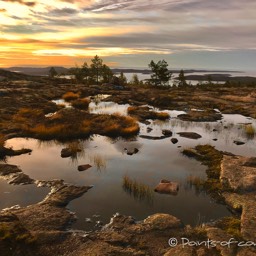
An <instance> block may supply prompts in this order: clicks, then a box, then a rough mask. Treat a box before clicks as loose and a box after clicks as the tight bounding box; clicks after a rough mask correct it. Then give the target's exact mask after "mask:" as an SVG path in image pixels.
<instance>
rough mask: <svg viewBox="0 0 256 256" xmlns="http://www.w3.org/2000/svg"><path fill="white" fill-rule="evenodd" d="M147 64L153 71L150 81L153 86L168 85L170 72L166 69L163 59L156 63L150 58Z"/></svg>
mask: <svg viewBox="0 0 256 256" xmlns="http://www.w3.org/2000/svg"><path fill="white" fill-rule="evenodd" d="M148 66H149V67H150V68H151V71H152V73H153V74H152V75H151V81H152V82H153V83H154V84H155V86H159V85H169V80H170V79H171V76H172V73H171V72H170V71H169V70H168V68H167V67H168V64H167V62H166V61H165V60H161V61H158V62H157V63H155V62H154V61H153V60H152V61H151V62H150V64H149V65H148Z"/></svg>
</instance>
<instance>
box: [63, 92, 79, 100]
mask: <svg viewBox="0 0 256 256" xmlns="http://www.w3.org/2000/svg"><path fill="white" fill-rule="evenodd" d="M79 97H80V95H79V94H78V93H74V92H66V93H65V94H64V95H62V99H64V100H65V101H72V100H76V99H78V98H79Z"/></svg>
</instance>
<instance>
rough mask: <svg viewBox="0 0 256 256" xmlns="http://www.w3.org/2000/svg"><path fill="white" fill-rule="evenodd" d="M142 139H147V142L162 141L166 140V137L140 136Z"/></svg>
mask: <svg viewBox="0 0 256 256" xmlns="http://www.w3.org/2000/svg"><path fill="white" fill-rule="evenodd" d="M139 137H140V138H142V139H147V140H163V139H166V138H167V137H166V136H164V135H163V136H149V135H140V136H139Z"/></svg>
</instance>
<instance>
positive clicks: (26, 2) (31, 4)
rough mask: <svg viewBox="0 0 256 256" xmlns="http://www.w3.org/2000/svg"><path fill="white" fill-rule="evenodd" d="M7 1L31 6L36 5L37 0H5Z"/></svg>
mask: <svg viewBox="0 0 256 256" xmlns="http://www.w3.org/2000/svg"><path fill="white" fill-rule="evenodd" d="M4 1H5V2H11V3H19V4H22V5H26V6H29V7H33V6H35V5H36V2H31V1H24V0H4Z"/></svg>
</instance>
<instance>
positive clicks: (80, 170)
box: [77, 164, 92, 172]
mask: <svg viewBox="0 0 256 256" xmlns="http://www.w3.org/2000/svg"><path fill="white" fill-rule="evenodd" d="M91 167H92V166H91V165H90V164H84V165H79V166H78V167H77V170H78V171H79V172H82V171H86V170H87V169H89V168H91Z"/></svg>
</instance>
